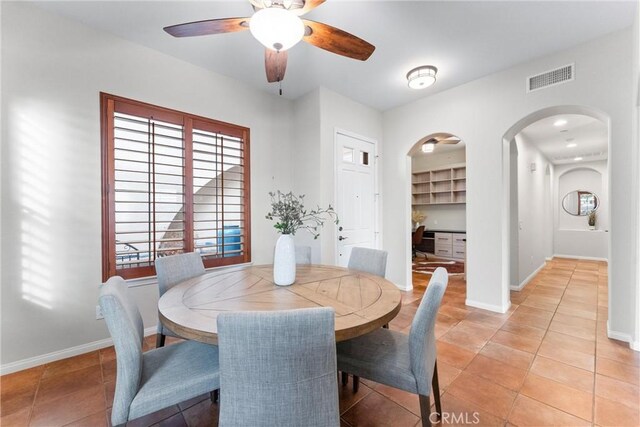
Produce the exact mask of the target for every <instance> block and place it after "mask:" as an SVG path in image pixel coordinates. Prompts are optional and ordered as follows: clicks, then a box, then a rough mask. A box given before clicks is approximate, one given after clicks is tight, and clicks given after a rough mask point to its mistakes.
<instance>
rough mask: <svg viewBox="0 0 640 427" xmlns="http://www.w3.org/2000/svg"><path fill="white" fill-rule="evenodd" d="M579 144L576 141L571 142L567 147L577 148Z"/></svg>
mask: <svg viewBox="0 0 640 427" xmlns="http://www.w3.org/2000/svg"><path fill="white" fill-rule="evenodd" d="M577 146H578V144H576V143H575V142H571V143H569V144H567V148H575V147H577Z"/></svg>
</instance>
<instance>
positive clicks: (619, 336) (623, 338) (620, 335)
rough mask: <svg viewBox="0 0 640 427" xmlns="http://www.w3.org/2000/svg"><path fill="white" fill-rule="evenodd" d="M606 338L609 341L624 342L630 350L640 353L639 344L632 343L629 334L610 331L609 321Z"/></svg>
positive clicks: (636, 342)
mask: <svg viewBox="0 0 640 427" xmlns="http://www.w3.org/2000/svg"><path fill="white" fill-rule="evenodd" d="M607 336H608V337H609V338H611V339H614V340H618V341H624V342H626V343H628V344H629V348H631V350H635V351H640V342H638V341H633V339H632V338H631V335H630V334H625V333H623V332H618V331H612V330H611V328H610V327H609V321H608V320H607Z"/></svg>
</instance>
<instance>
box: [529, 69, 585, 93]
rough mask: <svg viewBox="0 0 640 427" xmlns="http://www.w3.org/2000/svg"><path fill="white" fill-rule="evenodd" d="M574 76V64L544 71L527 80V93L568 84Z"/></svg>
mask: <svg viewBox="0 0 640 427" xmlns="http://www.w3.org/2000/svg"><path fill="white" fill-rule="evenodd" d="M574 76H575V70H574V64H569V65H565V66H563V67H560V68H556V69H555V70H551V71H546V72H544V73H541V74H536V75H535V76H530V77H528V78H527V92H533V91H535V90H540V89H544V88H547V87H551V86H556V85H559V84H562V83H566V82H570V81H572V80H573V78H574Z"/></svg>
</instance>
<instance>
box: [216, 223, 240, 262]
mask: <svg viewBox="0 0 640 427" xmlns="http://www.w3.org/2000/svg"><path fill="white" fill-rule="evenodd" d="M240 234H241V231H240V226H239V225H225V226H223V227H222V230H219V231H218V239H217V240H218V254H222V253H224V255H223V256H224V257H231V256H239V255H240V249H241V248H242V245H241V244H240V242H241V237H240ZM230 243H237V244H236V245H232V244H230ZM223 245H224V246H223ZM223 248H224V252H223Z"/></svg>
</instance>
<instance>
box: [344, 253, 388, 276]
mask: <svg viewBox="0 0 640 427" xmlns="http://www.w3.org/2000/svg"><path fill="white" fill-rule="evenodd" d="M347 267H348V268H349V269H351V270H359V271H364V272H365V273H370V274H375V275H376V276H380V277H384V276H385V274H386V272H387V251H381V250H379V249H370V248H359V247H355V248H353V249H352V250H351V255H349V264H348V265H347Z"/></svg>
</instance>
